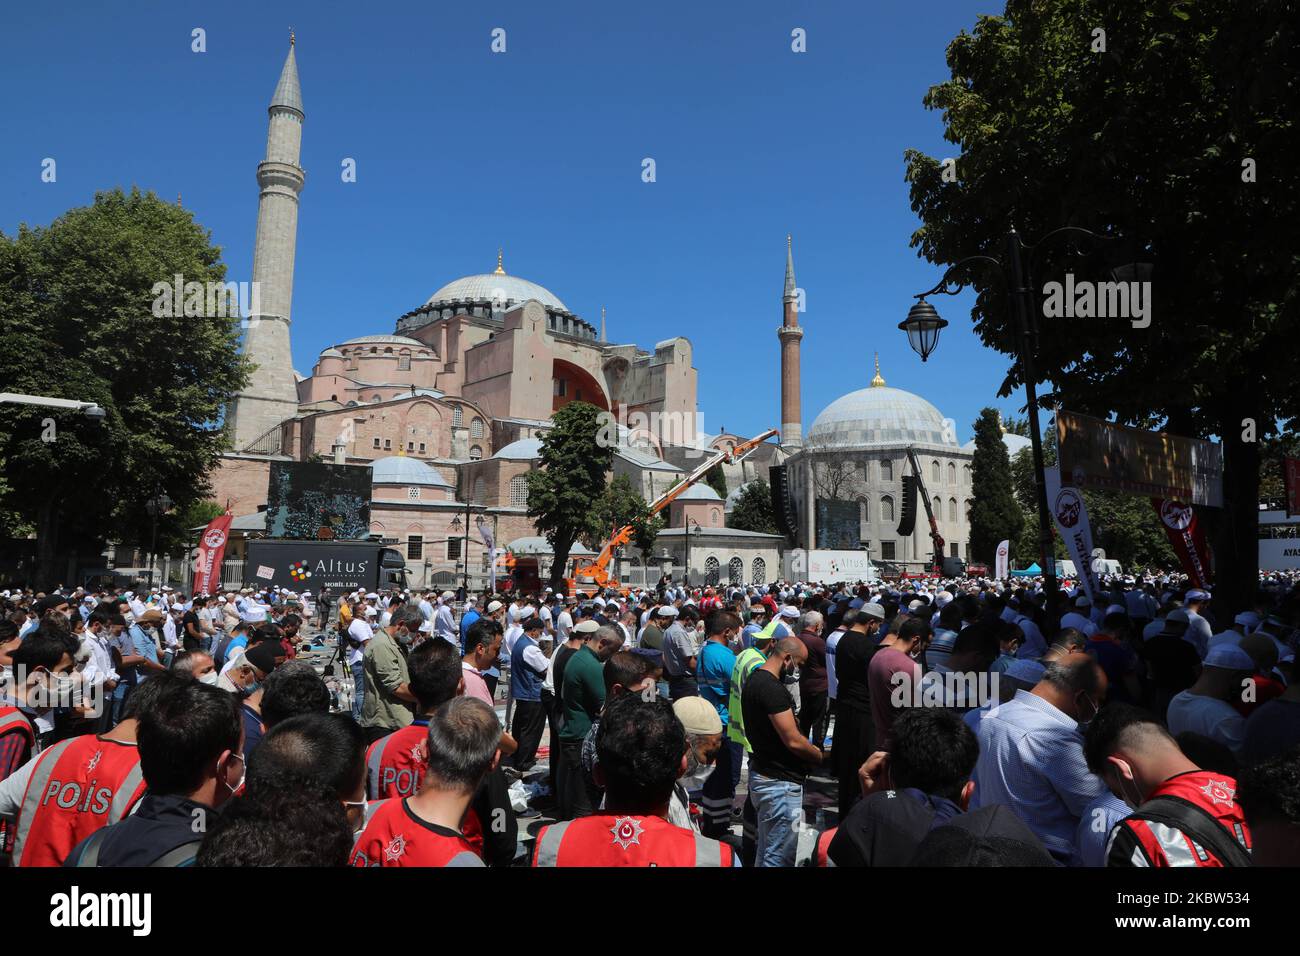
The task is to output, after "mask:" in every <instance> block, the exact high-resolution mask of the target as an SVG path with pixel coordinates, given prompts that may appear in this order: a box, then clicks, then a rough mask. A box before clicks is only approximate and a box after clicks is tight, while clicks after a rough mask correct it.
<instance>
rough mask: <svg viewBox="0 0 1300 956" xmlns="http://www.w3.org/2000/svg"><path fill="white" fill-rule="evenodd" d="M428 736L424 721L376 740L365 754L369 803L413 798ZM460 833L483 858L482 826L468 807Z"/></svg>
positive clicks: (420, 780)
mask: <svg viewBox="0 0 1300 956" xmlns="http://www.w3.org/2000/svg"><path fill="white" fill-rule="evenodd" d="M428 737H429V725H428V722H427V721H420V722H418V723H414V724H411V725H410V726H407V727H403V728H402V729H401V730H395V731H393V732H392V733H391V734H388V735H387V736H386V737H380V738H379V739H378V740H376V741H375V742H374V743H373V744H371V745H370V749H369V750H367V751H366V795H367V796H368V797H369V798H370V799H371V800H391V799H393V798H398V799H400V798H402V797H413V796H415V794H416V793H418V792H419V790H420V784H421V783H423V782H424V775H425V773H426V772H427V771H428V769H429V760H428V754H427V752H426V750H425V748H426V746H427V741H428ZM460 830H461V833H462V834H464V836H465V839H466V840H467V841H468V842H469V845H470V846H471V847H473V848H474V852H475V853H477V854H478V855H479V856H482V855H483V824H482V823H481V822H480V821H479V818H478V814H477V813H475V812H474V808H473V807H470V808H469V809H468V810H467V811H465V819H464V820H463V821H462V822H461V826H460Z"/></svg>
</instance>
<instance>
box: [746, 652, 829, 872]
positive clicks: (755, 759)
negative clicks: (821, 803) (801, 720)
mask: <svg viewBox="0 0 1300 956" xmlns="http://www.w3.org/2000/svg"><path fill="white" fill-rule="evenodd" d="M807 658H808V648H806V647H805V646H804V644H803V642H802V641H800V640H799V639H798V638H793V637H787V638H782V639H781V640H780V641H779V642H778V643H777V645H776V648H775V649H774V650H773V651H772V654H771V656H769V657H768V659H767V660H766V661H765V662H764V663H763V664H762V665H760V666H759V667H758V668H757V669H756V670H755V671H754V672H753V673H752V674H751V675H750V676H749V680H747V681H746V682H745V689H744V691H743V693H742V694H741V710H742V712H743V714H744V720H745V737H746V739H748V740H749V744H750V747H752V748H753V753H752V754H751V755H750V759H749V768H750V769H749V794H750V799H751V800H752V801H753V803H754V808H755V810H756V811H757V813H758V853H757V860H756V862H757V864H758V865H759V866H794V862H795V851H796V849H797V848H798V841H799V828H798V826H796V823H797V822H798V821H800V820H801V819H802V817H803V784H804V779H805V778H806V777H807V774H808V764H810V763H812V764H819V763H821V761H822V759H823V754H822V750H821V748H820V747H817V746H814V745H813V744H811V743H809V742H808V738H807V737H804V736H803V735H802V734H800V733H799V725H798V724H797V723H796V722H795V718H794V699H793V698H792V697H791V696H790V692H789V691H788V690H786V689H785V685H784V684H783V683H782V680H783V679H784V678H786V677H788V676H790V675H791V674H793V673H794V671H795V668H797V667H798V666H799V665H800V664H801V663H803V662H804V661H805V660H807Z"/></svg>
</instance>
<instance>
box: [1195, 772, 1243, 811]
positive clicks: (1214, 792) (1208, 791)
mask: <svg viewBox="0 0 1300 956" xmlns="http://www.w3.org/2000/svg"><path fill="white" fill-rule="evenodd" d="M1200 790H1201V793H1203V794H1205V795H1206V796H1207V797H1209V798H1210V806H1212V807H1217V806H1218V805H1219V804H1221V803H1222V804H1223V805H1224V806H1228V807H1230V806H1232V799H1233V797H1235V796H1236V794H1237V791H1236V790H1235V789H1233V788H1232V787H1230V786H1228V782H1227V781H1226V780H1215V779H1213V778H1211V780H1210V782H1209V783H1207V784H1206V785H1205V786H1203V787H1201V788H1200Z"/></svg>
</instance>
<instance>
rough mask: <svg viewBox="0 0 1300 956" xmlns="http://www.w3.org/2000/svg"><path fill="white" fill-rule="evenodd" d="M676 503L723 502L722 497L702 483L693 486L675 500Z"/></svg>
mask: <svg viewBox="0 0 1300 956" xmlns="http://www.w3.org/2000/svg"><path fill="white" fill-rule="evenodd" d="M673 500H674V501H721V500H722V496H721V495H719V494H718V493H717V492H716V491H714V490H713V489H712V488H711V487H710V486H709V485H706V484H705V483H704V482H700V483H699V484H696V485H691V487H689V488H687V489H686V490H685V491H683V492H682V493H681V494H680V495H678V496H677V497H676V498H674V499H673Z"/></svg>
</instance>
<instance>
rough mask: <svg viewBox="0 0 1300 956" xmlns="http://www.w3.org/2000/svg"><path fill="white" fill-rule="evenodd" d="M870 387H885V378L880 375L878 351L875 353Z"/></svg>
mask: <svg viewBox="0 0 1300 956" xmlns="http://www.w3.org/2000/svg"><path fill="white" fill-rule="evenodd" d="M871 387H872V388H884V387H885V380H884V379H883V378H881V377H880V353H879V352H877V353H876V374H875V376H874V377H873V378H872V379H871Z"/></svg>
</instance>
